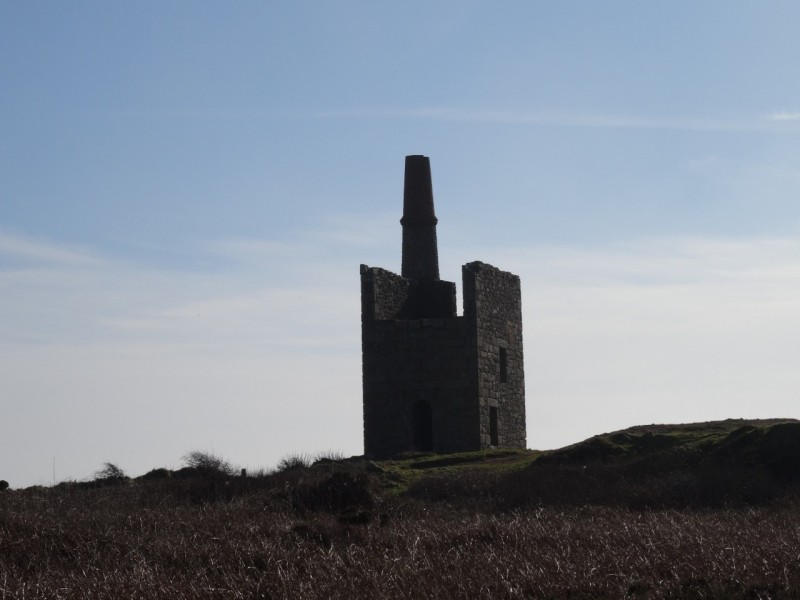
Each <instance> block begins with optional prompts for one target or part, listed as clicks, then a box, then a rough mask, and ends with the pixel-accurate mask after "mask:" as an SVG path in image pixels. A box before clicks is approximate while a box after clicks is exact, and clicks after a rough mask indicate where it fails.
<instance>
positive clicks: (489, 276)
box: [361, 156, 526, 457]
mask: <svg viewBox="0 0 800 600" xmlns="http://www.w3.org/2000/svg"><path fill="white" fill-rule="evenodd" d="M437 222H438V221H437V218H436V215H435V213H434V209H433V192H432V186H431V171H430V162H429V160H428V158H427V157H426V156H407V157H406V165H405V190H404V194H403V218H402V219H401V220H400V223H401V225H402V228H403V257H402V271H401V275H396V274H395V273H392V272H390V271H387V270H384V269H381V268H378V267H368V266H366V265H361V336H362V337H361V343H362V354H363V384H364V453H365V454H366V455H368V456H376V457H380V456H390V455H394V454H397V453H400V452H406V451H434V452H460V451H468V450H479V449H484V448H524V447H525V445H526V444H525V381H524V376H523V368H522V367H523V363H522V311H521V293H520V281H519V277H518V276H516V275H513V274H511V273H507V272H505V271H501V270H500V269H497V268H495V267H492V266H491V265H487V264H484V263H482V262H471V263H468V264H466V265H464V266H463V267H462V278H463V296H464V308H463V314H462V315H461V316H459V315H458V314H457V310H456V285H455V283H453V282H450V281H441V280H440V279H439V258H438V249H437V242H436V223H437Z"/></svg>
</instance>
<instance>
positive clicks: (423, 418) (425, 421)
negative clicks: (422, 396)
mask: <svg viewBox="0 0 800 600" xmlns="http://www.w3.org/2000/svg"><path fill="white" fill-rule="evenodd" d="M411 447H412V448H413V449H414V450H416V451H417V452H432V451H433V414H432V411H431V405H430V403H429V402H426V401H425V400H419V401H417V402H415V403H414V405H413V406H412V407H411Z"/></svg>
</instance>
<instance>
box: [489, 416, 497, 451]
mask: <svg viewBox="0 0 800 600" xmlns="http://www.w3.org/2000/svg"><path fill="white" fill-rule="evenodd" d="M499 437H500V436H499V435H497V407H496V406H490V407H489V443H490V444H491V445H492V446H499V445H500V442H499Z"/></svg>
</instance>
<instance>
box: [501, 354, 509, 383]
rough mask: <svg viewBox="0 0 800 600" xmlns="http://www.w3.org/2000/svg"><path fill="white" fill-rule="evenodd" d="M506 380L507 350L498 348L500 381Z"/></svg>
mask: <svg viewBox="0 0 800 600" xmlns="http://www.w3.org/2000/svg"><path fill="white" fill-rule="evenodd" d="M507 381H508V351H507V350H506V349H505V348H500V382H501V383H505V382H507Z"/></svg>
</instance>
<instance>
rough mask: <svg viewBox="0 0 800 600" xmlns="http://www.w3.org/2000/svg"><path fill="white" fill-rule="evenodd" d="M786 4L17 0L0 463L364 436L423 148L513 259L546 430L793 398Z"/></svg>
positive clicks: (335, 444) (774, 409) (794, 168)
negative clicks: (406, 203) (366, 333)
mask: <svg viewBox="0 0 800 600" xmlns="http://www.w3.org/2000/svg"><path fill="white" fill-rule="evenodd" d="M799 17H800V6H798V5H797V4H796V3H793V2H788V1H787V2H780V1H775V2H763V3H754V2H735V1H725V2H722V1H707V2H673V3H656V2H639V1H636V2H634V1H627V2H614V1H609V2H602V3H600V2H589V1H586V2H539V1H536V2H501V3H496V2H495V3H489V2H478V1H475V2H468V1H462V2H405V3H401V4H398V3H388V2H373V3H365V2H328V3H322V2H303V1H298V2H292V3H277V2H275V3H262V2H236V3H222V2H206V1H198V2H191V3H189V2H161V1H159V2H148V1H141V2H136V3H127V4H123V3H104V2H85V1H80V0H78V1H75V2H70V3H57V2H41V3H11V2H6V3H2V4H0V332H2V335H0V403H2V409H3V419H2V420H1V421H0V456H2V458H0V478H4V479H7V480H8V481H9V482H10V483H11V484H12V486H21V485H29V484H33V483H47V482H52V478H53V472H52V471H53V462H54V459H55V465H56V469H55V470H56V478H57V479H59V480H61V479H64V478H77V479H80V478H83V477H87V476H90V475H91V474H92V472H93V471H94V470H96V469H97V468H99V466H100V465H101V464H102V462H104V461H107V460H108V461H112V462H115V463H117V464H119V465H120V466H121V467H122V468H124V469H126V470H128V471H129V472H131V473H132V474H139V473H142V472H145V471H146V470H148V469H150V468H153V467H158V466H173V467H174V466H178V465H179V464H180V457H181V456H182V455H183V454H184V453H186V452H188V451H190V450H195V449H200V450H209V451H214V452H217V453H219V454H222V455H223V456H225V457H227V458H229V459H230V460H232V461H233V462H236V463H239V464H242V465H244V466H252V467H255V466H270V465H273V464H274V463H275V462H276V461H277V460H278V459H279V458H280V457H281V456H282V455H284V454H287V453H293V452H309V453H313V452H316V451H321V450H326V449H333V450H338V451H341V452H344V453H347V454H356V453H359V452H360V451H361V449H362V447H361V405H360V403H361V391H360V345H359V315H358V301H359V299H358V265H359V264H360V263H366V264H369V265H374V266H383V267H386V268H390V269H393V270H398V269H399V264H400V226H399V223H398V219H399V217H400V212H401V199H402V177H403V173H402V168H403V157H404V156H405V155H407V154H426V155H428V156H430V157H431V164H432V169H433V179H434V194H435V197H436V208H437V214H438V216H439V221H440V225H439V243H440V248H441V255H440V261H441V270H442V275H443V277H445V278H447V279H449V280H455V281H456V282H457V284H458V285H459V287H460V265H462V264H464V263H466V262H468V261H471V260H484V261H486V262H490V263H492V264H495V265H496V266H498V267H500V268H503V269H506V270H511V271H513V272H515V273H518V274H520V275H521V277H522V282H523V305H524V317H525V324H524V327H525V352H526V384H527V405H528V421H529V423H528V439H529V445H530V447H533V448H552V447H557V446H561V445H565V444H567V443H572V442H575V441H578V440H580V439H583V438H585V437H588V436H590V435H592V434H594V433H600V432H602V431H608V430H613V429H619V428H622V427H626V426H629V425H634V424H642V423H652V422H686V421H696V420H706V419H719V418H726V417H776V416H790V417H799V416H800V414H798V408H797V407H798V406H800V404H798V400H799V398H798V389H800V374H799V373H798V370H797V368H796V365H797V363H798V358H800V343H799V342H798V340H800V336H798V333H800V317H798V315H797V313H798V311H797V307H798V306H800V283H798V282H800V241H798V233H799V232H800V216H799V215H798V212H797V209H796V206H797V201H796V198H797V195H798V191H799V190H800V164H799V163H798V159H799V158H800V79H799V78H798V77H797V76H796V57H797V56H798V55H800V39H798V37H797V35H796V23H797V22H798V18H799Z"/></svg>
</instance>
